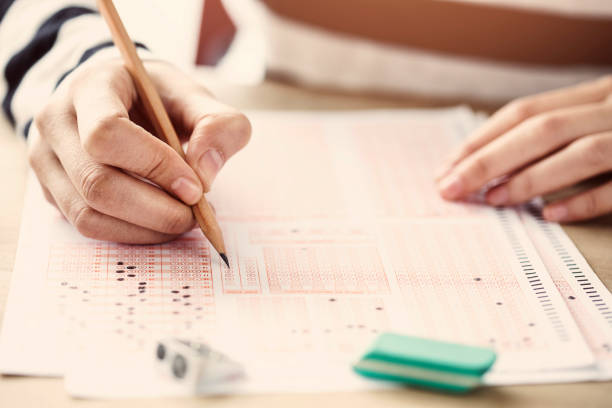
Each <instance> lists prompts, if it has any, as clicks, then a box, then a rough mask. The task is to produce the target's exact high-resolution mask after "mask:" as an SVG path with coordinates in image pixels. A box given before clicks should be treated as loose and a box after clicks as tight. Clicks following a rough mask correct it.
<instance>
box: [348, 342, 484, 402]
mask: <svg viewBox="0 0 612 408" xmlns="http://www.w3.org/2000/svg"><path fill="white" fill-rule="evenodd" d="M495 357H496V355H495V352H494V351H493V350H491V349H488V348H483V347H473V346H466V345H463V344H455V343H447V342H443V341H437V340H429V339H423V338H419V337H411V336H402V335H399V334H393V333H384V334H381V335H380V336H379V337H378V338H377V339H376V342H375V343H374V345H373V346H372V347H371V348H370V350H369V351H368V352H366V354H364V356H363V357H361V359H360V360H359V361H358V362H357V363H356V364H355V365H354V366H353V369H354V370H355V371H356V372H357V373H359V374H361V375H363V376H365V377H369V378H375V379H381V380H390V381H395V382H401V383H405V384H410V385H417V386H421V387H427V388H434V389H437V390H443V391H451V392H467V391H469V390H471V389H473V388H475V387H477V386H478V385H479V384H481V379H482V376H483V375H484V374H485V373H486V372H487V371H488V370H489V369H490V368H491V366H492V365H493V363H494V362H495Z"/></svg>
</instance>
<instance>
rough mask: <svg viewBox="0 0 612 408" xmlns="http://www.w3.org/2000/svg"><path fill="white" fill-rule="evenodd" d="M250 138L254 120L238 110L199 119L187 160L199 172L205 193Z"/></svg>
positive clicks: (212, 114)
mask: <svg viewBox="0 0 612 408" xmlns="http://www.w3.org/2000/svg"><path fill="white" fill-rule="evenodd" d="M250 138H251V123H250V122H249V120H248V119H247V117H246V116H245V115H244V114H242V113H239V112H232V111H229V112H218V113H211V114H208V115H204V116H203V117H202V118H201V119H200V120H198V121H197V123H196V125H195V127H194V130H193V132H192V134H191V137H190V139H189V144H188V147H187V153H186V156H187V162H188V163H189V165H190V166H191V167H192V168H193V169H194V170H195V171H196V173H197V174H198V176H199V177H200V180H201V181H202V185H203V187H204V192H208V191H209V190H210V187H211V185H212V183H213V181H214V179H215V177H216V176H217V174H218V173H219V170H221V168H222V167H223V165H224V164H225V162H226V161H227V160H228V159H229V158H230V157H232V156H233V155H234V154H235V153H236V152H237V151H239V150H240V149H242V148H243V147H244V146H245V145H246V144H247V143H248V141H249V139H250Z"/></svg>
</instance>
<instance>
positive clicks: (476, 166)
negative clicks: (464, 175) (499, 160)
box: [470, 157, 490, 180]
mask: <svg viewBox="0 0 612 408" xmlns="http://www.w3.org/2000/svg"><path fill="white" fill-rule="evenodd" d="M470 170H471V171H470V172H471V173H472V176H473V177H475V178H477V179H479V180H487V179H488V178H489V172H490V166H489V163H487V161H486V160H485V159H484V158H482V157H477V158H475V159H474V160H473V161H472V163H471V166H470Z"/></svg>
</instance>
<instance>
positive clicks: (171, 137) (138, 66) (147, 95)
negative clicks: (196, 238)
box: [98, 0, 225, 254]
mask: <svg viewBox="0 0 612 408" xmlns="http://www.w3.org/2000/svg"><path fill="white" fill-rule="evenodd" d="M98 7H99V9H100V13H101V14H102V16H103V17H104V19H105V20H106V22H107V24H108V26H109V28H110V31H111V35H112V37H113V41H114V43H115V45H116V46H117V48H119V52H120V53H121V56H122V57H123V60H124V64H125V67H126V69H127V70H128V72H129V73H130V75H131V77H132V80H133V81H134V84H135V86H136V90H137V91H138V95H139V96H140V100H141V102H142V104H143V105H144V107H145V111H146V113H147V117H148V118H149V120H151V122H152V124H153V127H154V128H155V131H156V132H157V134H158V135H159V136H160V137H163V138H164V139H165V140H166V143H168V144H169V145H170V146H171V147H172V148H173V149H174V150H175V151H176V152H177V153H178V154H179V155H180V156H181V157H182V158H183V159H185V152H184V151H183V147H182V146H181V142H180V140H179V138H178V136H177V134H176V131H175V130H174V126H172V121H171V120H170V117H169V116H168V112H166V109H165V107H164V104H163V102H162V100H161V97H160V96H159V93H158V92H157V90H156V89H155V86H154V85H153V82H152V81H151V78H150V77H149V75H148V74H147V71H146V69H145V67H144V65H143V63H142V61H141V60H140V58H139V57H138V53H137V52H136V47H135V46H134V43H133V42H132V40H131V39H130V37H129V35H128V33H127V31H126V29H125V27H124V26H123V23H122V22H121V19H120V17H119V13H117V10H116V9H115V6H114V5H113V2H112V0H98ZM191 209H192V210H193V214H194V216H195V218H196V220H197V222H198V224H199V226H200V228H201V229H202V232H203V233H204V235H205V236H206V238H208V240H209V241H210V243H211V244H212V246H213V247H214V248H215V249H216V250H217V251H218V252H219V253H221V254H224V253H225V245H224V243H223V235H222V233H221V229H220V228H219V225H218V224H217V220H216V218H215V216H214V212H213V210H212V207H211V206H210V204H208V202H207V201H206V198H205V197H204V195H202V198H201V200H200V201H199V202H198V203H197V204H196V205H193V206H192V207H191Z"/></svg>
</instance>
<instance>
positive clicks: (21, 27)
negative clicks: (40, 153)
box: [0, 0, 145, 137]
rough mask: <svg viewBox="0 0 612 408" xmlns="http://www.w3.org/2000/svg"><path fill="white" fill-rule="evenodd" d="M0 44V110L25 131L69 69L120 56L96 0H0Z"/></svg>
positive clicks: (25, 134)
mask: <svg viewBox="0 0 612 408" xmlns="http://www.w3.org/2000/svg"><path fill="white" fill-rule="evenodd" d="M0 44H1V46H0V67H2V81H0V95H1V97H2V112H3V114H4V115H5V117H6V118H7V119H8V121H9V122H10V123H11V125H12V126H13V127H14V128H15V129H16V130H17V131H18V132H19V133H21V134H23V135H24V136H25V137H27V136H28V132H29V128H30V125H31V124H32V118H33V117H34V115H35V114H36V112H38V111H39V110H40V109H42V107H43V106H44V104H45V102H46V100H47V99H48V97H49V96H50V95H51V94H52V93H53V91H54V90H55V88H57V87H58V86H59V85H60V83H62V82H63V81H64V80H65V79H66V77H67V76H68V75H69V74H70V73H71V72H72V71H73V70H75V69H76V68H77V67H78V66H80V65H81V64H83V63H84V62H85V61H89V60H93V59H96V58H109V57H111V56H115V57H117V56H119V54H118V51H117V50H116V49H115V48H114V47H113V43H112V40H111V37H110V33H109V31H108V29H107V27H106V25H105V23H104V21H103V19H102V17H101V16H100V15H99V14H98V12H97V10H96V5H95V1H94V0H89V1H88V0H83V1H67V0H44V1H41V0H0ZM136 44H137V46H138V47H139V48H141V49H142V48H145V47H144V45H142V44H141V43H138V42H137V43H136Z"/></svg>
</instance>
